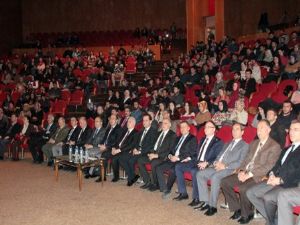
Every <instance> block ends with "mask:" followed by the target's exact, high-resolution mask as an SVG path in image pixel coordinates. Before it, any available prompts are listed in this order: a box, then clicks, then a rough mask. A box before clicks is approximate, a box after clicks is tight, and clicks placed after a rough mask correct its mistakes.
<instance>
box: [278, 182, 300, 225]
mask: <svg viewBox="0 0 300 225" xmlns="http://www.w3.org/2000/svg"><path fill="white" fill-rule="evenodd" d="M277 205H278V225H283V224H284V225H294V224H295V223H294V217H295V215H294V214H293V207H294V206H298V205H300V187H296V188H287V189H284V190H281V191H280V192H279V194H278V198H277ZM296 225H300V219H299V218H298V221H297V223H296Z"/></svg>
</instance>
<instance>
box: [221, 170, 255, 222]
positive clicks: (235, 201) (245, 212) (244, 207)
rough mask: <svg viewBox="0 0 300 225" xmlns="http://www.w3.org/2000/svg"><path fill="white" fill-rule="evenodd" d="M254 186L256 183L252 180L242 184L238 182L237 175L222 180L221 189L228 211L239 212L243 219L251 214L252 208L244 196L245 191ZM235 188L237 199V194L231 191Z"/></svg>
mask: <svg viewBox="0 0 300 225" xmlns="http://www.w3.org/2000/svg"><path fill="white" fill-rule="evenodd" d="M255 184H256V182H255V181H254V179H253V178H249V179H248V180H246V181H245V182H244V183H242V182H240V181H239V179H238V176H237V174H233V175H230V176H228V177H225V178H223V179H222V181H221V188H222V190H223V193H224V196H225V199H226V201H227V202H228V205H229V209H230V211H237V210H241V215H242V216H243V217H248V216H249V215H251V214H253V206H252V204H251V202H250V201H249V199H248V197H247V195H246V191H247V190H248V189H249V188H250V187H252V186H254V185H255ZM235 186H237V187H238V188H239V196H240V197H239V198H238V195H237V193H235V192H234V190H233V189H234V187H235Z"/></svg>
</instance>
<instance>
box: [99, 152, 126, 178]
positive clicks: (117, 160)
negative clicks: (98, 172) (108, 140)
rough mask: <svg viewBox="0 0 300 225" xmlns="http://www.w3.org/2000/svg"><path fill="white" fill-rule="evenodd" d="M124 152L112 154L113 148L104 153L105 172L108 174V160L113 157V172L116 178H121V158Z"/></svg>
mask: <svg viewBox="0 0 300 225" xmlns="http://www.w3.org/2000/svg"><path fill="white" fill-rule="evenodd" d="M123 154H124V153H123V152H121V153H119V154H117V155H112V154H111V150H107V151H105V152H103V153H102V157H103V158H105V160H104V163H103V165H104V174H106V171H107V165H108V160H110V159H111V166H112V169H113V174H114V178H117V179H118V178H119V177H120V172H119V171H120V158H121V156H122V155H123Z"/></svg>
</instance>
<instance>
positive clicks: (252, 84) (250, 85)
mask: <svg viewBox="0 0 300 225" xmlns="http://www.w3.org/2000/svg"><path fill="white" fill-rule="evenodd" d="M241 88H242V89H244V90H245V96H246V97H248V98H249V97H250V95H251V93H253V92H255V91H256V81H255V79H254V78H250V79H249V80H248V82H247V81H246V80H242V81H241Z"/></svg>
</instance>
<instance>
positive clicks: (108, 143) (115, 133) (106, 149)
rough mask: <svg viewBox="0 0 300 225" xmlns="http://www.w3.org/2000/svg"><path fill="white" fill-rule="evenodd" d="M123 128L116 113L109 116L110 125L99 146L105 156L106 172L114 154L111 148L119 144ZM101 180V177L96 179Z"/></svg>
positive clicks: (102, 155)
mask: <svg viewBox="0 0 300 225" xmlns="http://www.w3.org/2000/svg"><path fill="white" fill-rule="evenodd" d="M122 131H123V130H122V128H121V127H120V125H119V124H118V118H117V116H116V115H111V116H110V117H109V126H108V128H107V129H106V132H105V135H104V138H103V139H102V141H101V143H100V145H99V148H100V153H101V157H103V158H104V159H105V160H104V174H106V169H107V162H108V160H109V159H111V157H112V154H111V150H112V148H113V147H114V146H116V145H117V141H118V140H119V139H120V136H121V135H122ZM100 180H101V177H99V179H97V180H96V182H99V181H100Z"/></svg>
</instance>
